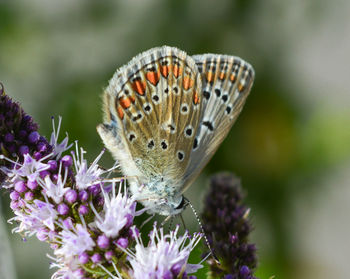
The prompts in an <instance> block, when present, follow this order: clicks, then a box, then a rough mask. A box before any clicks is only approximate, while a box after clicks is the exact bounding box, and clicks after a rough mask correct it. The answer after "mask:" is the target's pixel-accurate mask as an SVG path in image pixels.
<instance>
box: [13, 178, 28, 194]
mask: <svg viewBox="0 0 350 279" xmlns="http://www.w3.org/2000/svg"><path fill="white" fill-rule="evenodd" d="M15 190H16V191H17V192H18V193H23V192H24V191H26V190H27V187H26V184H25V183H24V181H23V180H20V181H17V182H16V183H15Z"/></svg>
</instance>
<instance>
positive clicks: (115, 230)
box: [94, 184, 139, 237]
mask: <svg viewBox="0 0 350 279" xmlns="http://www.w3.org/2000/svg"><path fill="white" fill-rule="evenodd" d="M102 193H103V196H104V207H103V214H99V213H97V212H96V210H95V211H94V212H95V215H96V217H95V225H96V227H97V228H98V229H99V230H101V231H102V232H103V233H104V234H105V235H106V236H107V237H116V236H118V235H119V232H120V231H121V230H122V229H123V228H125V227H126V225H129V224H131V223H132V222H130V219H131V220H132V219H133V218H134V216H135V215H137V214H139V212H136V211H135V209H136V202H135V200H134V199H133V198H132V197H129V196H128V195H127V194H126V193H122V192H121V187H119V191H118V194H117V195H116V194H115V185H114V184H113V191H112V196H111V197H109V194H108V193H106V192H105V191H103V192H102Z"/></svg>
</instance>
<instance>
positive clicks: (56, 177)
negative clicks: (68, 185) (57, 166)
mask: <svg viewBox="0 0 350 279" xmlns="http://www.w3.org/2000/svg"><path fill="white" fill-rule="evenodd" d="M51 177H52V180H53V181H57V179H58V177H59V175H58V174H57V173H55V174H53V175H52V176H51Z"/></svg>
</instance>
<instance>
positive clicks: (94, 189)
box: [88, 184, 101, 196]
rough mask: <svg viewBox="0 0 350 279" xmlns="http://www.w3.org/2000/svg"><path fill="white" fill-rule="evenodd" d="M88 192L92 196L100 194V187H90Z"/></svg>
mask: <svg viewBox="0 0 350 279" xmlns="http://www.w3.org/2000/svg"><path fill="white" fill-rule="evenodd" d="M88 190H89V192H90V194H91V195H93V196H97V195H98V194H99V193H101V186H100V185H99V184H96V185H92V186H90V187H89V188H88Z"/></svg>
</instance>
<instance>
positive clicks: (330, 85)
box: [0, 0, 350, 279]
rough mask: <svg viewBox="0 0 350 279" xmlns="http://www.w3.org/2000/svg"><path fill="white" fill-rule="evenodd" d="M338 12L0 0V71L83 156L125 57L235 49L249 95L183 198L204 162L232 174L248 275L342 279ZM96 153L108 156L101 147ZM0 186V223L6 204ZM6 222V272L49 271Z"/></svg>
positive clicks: (345, 172)
mask: <svg viewBox="0 0 350 279" xmlns="http://www.w3.org/2000/svg"><path fill="white" fill-rule="evenodd" d="M349 11H350V2H349V1H346V0H334V1H325V0H309V1H303V0H295V1H291V0H289V1H278V0H267V1H258V0H239V1H230V0H224V1H221V0H216V1H211V0H191V1H185V0H177V1H175V0H173V1H164V0H152V1H146V0H145V1H141V0H133V1H115V0H114V1H112V0H111V1H87V0H84V1H83V0H75V1H69V0H61V1H45V0H31V1H26V0H11V1H0V80H1V81H2V82H3V83H4V85H5V88H6V92H7V93H8V94H9V95H11V96H12V97H13V98H14V99H16V100H18V101H19V102H20V103H21V104H22V106H23V108H24V109H25V110H26V112H27V113H29V114H31V115H32V116H33V117H34V119H35V120H36V121H37V122H38V123H39V124H40V126H41V130H40V131H41V133H42V134H43V135H46V136H47V137H49V135H50V133H51V119H50V117H51V116H58V115H61V116H62V117H63V126H62V130H63V131H67V132H68V133H69V137H70V139H71V140H75V139H78V140H79V143H80V145H81V146H82V147H84V148H85V150H87V151H88V154H87V157H88V158H89V159H90V161H91V160H92V159H94V158H95V156H96V155H97V154H98V153H99V152H100V151H101V149H102V148H103V146H102V143H101V141H100V139H99V137H98V135H97V133H96V130H95V127H96V125H97V124H98V123H99V122H100V121H101V119H102V116H101V115H102V113H101V98H100V97H101V93H102V91H103V88H104V87H105V86H106V85H107V84H108V80H109V79H110V78H111V77H112V75H113V73H114V71H115V70H116V69H117V68H118V67H120V66H122V65H123V64H125V63H126V62H128V61H129V60H130V59H131V58H132V57H133V56H135V55H136V54H138V53H140V52H142V51H145V50H147V49H149V48H152V47H155V46H161V45H170V46H177V47H179V48H180V49H183V50H185V51H186V52H187V53H189V54H199V53H207V52H212V53H225V54H231V55H237V56H240V57H242V58H244V59H245V60H247V61H248V62H250V63H251V64H252V65H253V66H254V68H255V72H256V81H255V84H254V86H253V89H252V93H251V95H250V96H249V98H248V100H247V103H246V105H245V108H244V109H243V112H242V114H241V116H240V117H239V118H238V121H237V123H236V124H235V126H234V127H233V129H232V131H231V132H230V134H229V136H228V138H227V139H226V140H225V141H224V143H223V144H222V146H221V147H220V149H219V150H218V152H217V154H216V155H215V156H214V158H213V159H212V161H211V162H210V163H209V165H208V166H207V167H206V168H205V170H204V172H203V174H202V175H201V177H200V178H199V179H198V180H197V182H196V183H195V185H194V186H193V187H191V189H190V190H189V191H188V194H187V196H188V197H189V199H190V200H191V201H192V202H193V203H194V205H195V206H196V207H197V208H199V209H200V208H201V207H202V205H201V202H202V197H203V196H204V194H205V191H206V189H207V187H208V179H207V178H208V177H209V176H210V174H213V173H214V172H217V171H222V170H227V171H231V172H234V173H236V174H237V175H238V176H239V177H241V180H242V184H243V187H244V189H245V192H246V193H247V205H248V206H249V207H251V217H252V221H253V224H254V227H255V231H254V233H253V235H252V241H253V242H255V243H256V245H257V247H258V256H259V267H258V269H257V276H259V277H260V278H269V277H270V276H272V275H275V276H276V278H287V279H289V278H301V279H303V278H347V277H348V274H349V271H348V264H349V263H348V262H349V256H348V251H349V250H350V242H349V234H350V225H349V223H350V222H349V215H348V213H349V212H350V203H349V202H350V189H349V187H348V186H349V183H350V172H349V171H350V109H349V105H350V94H349V93H350V92H349V89H348V88H349V85H348V79H349V77H348V76H349V74H350V66H349V65H350V53H349V49H350V33H349V30H350V18H349ZM102 164H103V165H104V166H106V167H109V166H111V165H112V164H113V161H112V159H111V156H110V155H109V154H106V155H105V156H104V161H103V163H102ZM1 196H2V198H3V199H2V200H3V202H2V211H3V214H2V219H3V221H4V222H5V221H6V220H7V219H8V218H10V217H11V216H12V215H11V213H10V212H9V210H8V200H7V199H6V195H5V194H4V193H3V194H2V195H1ZM198 197H201V198H198ZM188 215H189V216H187V218H186V222H187V223H190V222H192V223H193V225H192V226H191V228H192V227H193V228H194V229H193V230H195V229H196V228H197V224H196V221H195V218H194V217H193V215H192V213H191V212H190V213H188ZM11 228H12V227H11V226H7V229H8V237H9V239H10V240H11V247H12V250H13V255H12V256H13V259H14V261H15V269H16V273H17V278H21V279H30V278H36V279H41V278H45V279H46V278H49V277H50V274H51V273H52V271H51V270H49V262H50V260H49V259H48V258H46V257H45V254H46V253H51V250H50V249H49V248H48V247H47V245H46V244H42V243H39V241H38V240H36V239H34V238H33V239H29V240H28V241H27V242H26V243H23V242H22V241H21V237H20V236H19V235H11V233H10V229H11Z"/></svg>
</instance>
